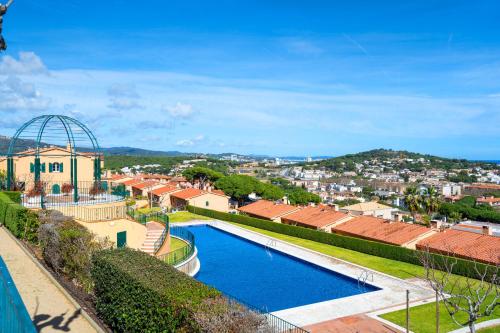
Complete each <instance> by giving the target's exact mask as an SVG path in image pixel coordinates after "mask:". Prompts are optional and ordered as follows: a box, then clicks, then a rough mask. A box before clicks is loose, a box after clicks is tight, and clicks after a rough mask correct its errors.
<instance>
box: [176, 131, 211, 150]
mask: <svg viewBox="0 0 500 333" xmlns="http://www.w3.org/2000/svg"><path fill="white" fill-rule="evenodd" d="M204 141H208V139H207V138H206V137H205V136H204V135H202V134H199V135H197V136H195V137H194V138H192V139H183V140H178V141H177V142H176V143H175V145H176V146H179V147H192V146H195V145H197V144H200V143H202V142H204Z"/></svg>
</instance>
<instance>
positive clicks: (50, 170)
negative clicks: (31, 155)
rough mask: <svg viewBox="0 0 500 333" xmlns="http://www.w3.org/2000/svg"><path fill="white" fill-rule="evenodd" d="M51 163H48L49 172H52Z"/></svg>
mask: <svg viewBox="0 0 500 333" xmlns="http://www.w3.org/2000/svg"><path fill="white" fill-rule="evenodd" d="M52 170H53V169H52V163H49V172H52Z"/></svg>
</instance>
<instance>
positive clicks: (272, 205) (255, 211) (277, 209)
mask: <svg viewBox="0 0 500 333" xmlns="http://www.w3.org/2000/svg"><path fill="white" fill-rule="evenodd" d="M238 210H239V211H240V212H241V213H245V214H246V215H248V216H251V217H256V218H259V219H264V220H270V221H274V222H281V218H282V217H283V216H286V215H288V214H291V213H294V212H296V211H298V210H300V207H296V206H291V205H286V204H282V203H276V202H273V201H268V200H259V201H256V202H254V203H251V204H249V205H246V206H243V207H240V208H238Z"/></svg>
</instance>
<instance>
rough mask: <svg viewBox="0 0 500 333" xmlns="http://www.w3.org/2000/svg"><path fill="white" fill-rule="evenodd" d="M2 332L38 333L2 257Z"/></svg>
mask: <svg viewBox="0 0 500 333" xmlns="http://www.w3.org/2000/svg"><path fill="white" fill-rule="evenodd" d="M0 332H20V333H36V329H35V326H34V325H33V323H32V321H31V318H30V316H29V314H28V311H27V310H26V307H25V306H24V303H23V301H22V299H21V296H20V295H19V292H18V291H17V288H16V285H15V284H14V281H13V280H12V277H11V276H10V274H9V271H8V269H7V266H6V265H5V262H4V261H3V259H2V257H0Z"/></svg>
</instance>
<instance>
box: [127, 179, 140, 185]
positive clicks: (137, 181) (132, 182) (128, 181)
mask: <svg viewBox="0 0 500 333" xmlns="http://www.w3.org/2000/svg"><path fill="white" fill-rule="evenodd" d="M139 183H142V180H140V179H137V178H136V179H131V180H127V181H126V182H123V185H125V186H129V185H134V184H139Z"/></svg>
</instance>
